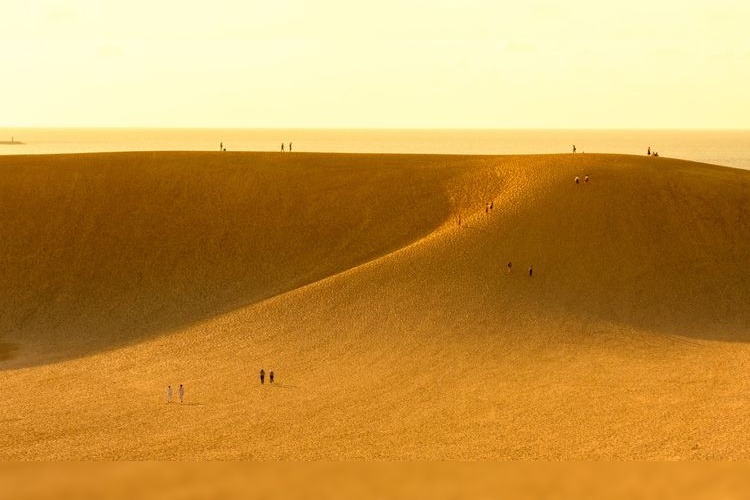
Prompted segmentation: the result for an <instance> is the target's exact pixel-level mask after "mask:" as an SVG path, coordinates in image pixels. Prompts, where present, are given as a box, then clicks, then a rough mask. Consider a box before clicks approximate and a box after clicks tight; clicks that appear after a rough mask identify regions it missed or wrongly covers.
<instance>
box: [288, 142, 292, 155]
mask: <svg viewBox="0 0 750 500" xmlns="http://www.w3.org/2000/svg"><path fill="white" fill-rule="evenodd" d="M289 152H290V153H291V152H292V143H291V142H290V143H289Z"/></svg>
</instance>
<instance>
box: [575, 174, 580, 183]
mask: <svg viewBox="0 0 750 500" xmlns="http://www.w3.org/2000/svg"><path fill="white" fill-rule="evenodd" d="M578 183H580V179H579V178H578V176H577V175H576V184H578Z"/></svg>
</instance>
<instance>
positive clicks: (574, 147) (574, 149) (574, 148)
mask: <svg viewBox="0 0 750 500" xmlns="http://www.w3.org/2000/svg"><path fill="white" fill-rule="evenodd" d="M575 152H576V145H575V144H573V153H575Z"/></svg>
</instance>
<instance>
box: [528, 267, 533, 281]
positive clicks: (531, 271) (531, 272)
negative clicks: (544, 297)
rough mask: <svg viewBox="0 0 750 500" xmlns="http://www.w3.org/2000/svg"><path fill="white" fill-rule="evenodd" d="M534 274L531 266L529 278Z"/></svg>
mask: <svg viewBox="0 0 750 500" xmlns="http://www.w3.org/2000/svg"><path fill="white" fill-rule="evenodd" d="M533 274H534V269H532V267H531V266H529V278H531V276H532V275H533Z"/></svg>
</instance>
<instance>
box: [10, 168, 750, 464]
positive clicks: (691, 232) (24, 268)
mask: <svg viewBox="0 0 750 500" xmlns="http://www.w3.org/2000/svg"><path fill="white" fill-rule="evenodd" d="M584 174H588V175H590V176H591V179H592V180H591V182H590V183H588V184H583V183H582V184H580V185H575V184H574V183H573V178H574V177H575V175H580V176H581V177H583V175H584ZM0 194H2V197H1V198H0V209H1V210H2V213H3V218H2V222H1V223H2V234H3V235H4V240H3V242H2V243H0V256H1V257H2V262H3V266H4V272H5V274H6V276H7V283H8V284H9V286H6V287H3V289H2V291H0V301H2V302H0V305H2V308H3V311H5V313H4V314H3V315H2V320H1V321H2V330H0V332H2V333H0V356H3V357H4V358H5V359H4V360H3V361H2V367H3V368H4V371H2V372H0V385H2V388H3V390H2V391H0V408H2V409H0V421H2V422H3V426H4V428H5V429H7V432H4V433H2V435H0V450H2V451H0V457H2V458H79V457H86V458H584V457H585V458H597V457H620V458H708V457H710V458H748V456H749V455H750V452H749V451H750V438H749V437H748V436H750V434H749V433H748V432H747V430H748V428H747V424H746V422H747V421H748V416H750V410H748V408H747V406H746V404H745V394H747V392H748V390H750V383H748V382H747V380H746V377H744V376H743V374H744V372H745V368H747V367H748V363H749V362H750V346H749V345H748V341H750V313H748V311H747V308H746V304H747V303H748V302H749V300H748V299H750V273H748V272H747V268H748V264H750V249H749V248H750V247H748V244H747V242H748V241H750V220H748V215H747V214H748V213H749V210H750V175H748V172H745V171H737V170H732V169H727V168H722V167H714V166H709V165H700V164H695V163H689V162H681V161H674V160H668V159H665V158H659V159H656V158H647V157H644V158H640V157H627V156H614V155H591V154H585V155H576V156H573V155H557V156H527V157H451V156H376V155H312V154H310V155H307V154H297V153H295V154H293V155H281V154H276V155H265V154H250V153H248V154H242V153H233V154H220V153H206V154H198V153H154V154H121V155H84V156H60V157H57V156H51V157H36V158H34V157H26V158H23V157H15V158H7V159H6V158H3V159H0ZM490 200H493V201H494V209H493V210H492V211H490V213H489V214H485V202H487V201H490ZM458 214H460V215H461V218H462V226H461V227H460V228H459V227H458V226H457V225H456V223H455V221H456V218H457V216H458ZM508 260H512V261H513V263H514V266H513V272H512V273H511V274H508V273H506V272H505V265H506V263H507V262H508ZM530 264H533V266H534V277H533V278H529V277H528V275H527V272H526V271H527V269H528V266H529V265H530ZM52 361H56V362H52ZM261 366H263V367H265V368H266V370H268V369H269V368H270V369H275V370H276V372H277V374H278V383H277V384H276V385H275V386H273V387H269V386H263V387H261V386H260V385H259V384H258V383H257V370H258V369H259V368H260V367H261ZM167 383H173V384H178V383H185V384H186V386H187V388H188V397H187V402H186V404H184V405H179V404H171V405H167V404H164V397H163V393H164V388H165V386H166V384H167Z"/></svg>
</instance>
